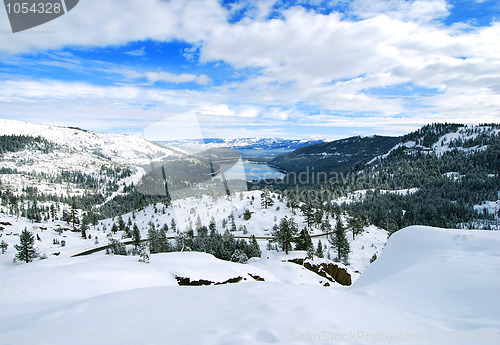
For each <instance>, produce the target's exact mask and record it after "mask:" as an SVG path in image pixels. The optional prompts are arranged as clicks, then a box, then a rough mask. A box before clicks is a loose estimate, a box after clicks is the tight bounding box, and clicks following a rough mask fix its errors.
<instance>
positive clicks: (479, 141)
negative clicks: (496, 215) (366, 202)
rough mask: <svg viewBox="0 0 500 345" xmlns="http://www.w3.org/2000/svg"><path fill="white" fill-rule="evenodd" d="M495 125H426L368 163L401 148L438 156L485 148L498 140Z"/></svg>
mask: <svg viewBox="0 0 500 345" xmlns="http://www.w3.org/2000/svg"><path fill="white" fill-rule="evenodd" d="M499 136H500V126H499V125H480V126H473V125H467V126H465V125H446V124H443V125H442V124H434V125H428V126H425V127H423V128H421V129H420V130H418V131H416V132H413V133H410V134H408V135H405V136H404V137H403V139H402V141H401V143H398V144H397V145H395V146H394V147H393V148H392V149H391V150H389V151H388V152H386V153H384V154H383V155H379V156H377V157H375V158H373V159H372V160H371V161H370V162H368V165H369V164H373V163H375V162H378V161H381V160H384V159H386V158H387V157H389V156H390V155H391V154H394V153H396V152H400V151H403V152H404V153H405V154H406V155H410V156H411V155H416V154H434V155H436V156H438V157H440V156H442V155H443V154H445V153H447V152H450V151H453V150H457V151H460V152H465V153H475V152H478V151H484V150H486V149H488V146H489V145H490V144H491V143H492V142H494V141H498V139H499Z"/></svg>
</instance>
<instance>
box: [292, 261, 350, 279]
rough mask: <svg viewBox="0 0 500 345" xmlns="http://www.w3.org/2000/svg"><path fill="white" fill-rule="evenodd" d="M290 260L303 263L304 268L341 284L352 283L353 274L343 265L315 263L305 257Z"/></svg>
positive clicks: (299, 263) (298, 263)
mask: <svg viewBox="0 0 500 345" xmlns="http://www.w3.org/2000/svg"><path fill="white" fill-rule="evenodd" d="M288 262H293V263H294V264H297V265H301V266H303V267H304V268H306V269H308V270H309V271H312V272H314V273H316V274H318V275H320V276H322V277H324V278H326V279H328V280H329V281H331V282H337V283H339V284H340V285H345V286H349V285H351V284H352V280H351V275H350V274H349V272H347V270H346V269H345V268H343V267H339V266H337V265H335V264H334V263H326V262H322V263H318V264H315V263H313V262H311V261H306V260H305V259H301V258H297V259H290V260H288Z"/></svg>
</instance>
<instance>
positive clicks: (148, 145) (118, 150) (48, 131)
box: [0, 119, 183, 165]
mask: <svg viewBox="0 0 500 345" xmlns="http://www.w3.org/2000/svg"><path fill="white" fill-rule="evenodd" d="M0 135H26V136H32V137H38V136H40V137H42V138H45V139H47V140H48V141H50V142H53V143H56V144H58V145H60V146H63V147H67V148H70V149H73V150H75V151H77V152H78V153H82V152H86V153H89V154H94V155H97V156H101V157H103V158H105V159H108V160H110V161H112V162H115V163H120V164H130V165H143V164H149V163H151V161H154V160H159V159H164V158H167V157H178V156H179V155H180V154H183V152H179V151H178V149H174V148H167V147H163V146H160V145H156V144H154V143H152V142H149V141H147V140H144V139H142V138H140V137H138V136H134V135H127V134H109V133H97V132H91V131H86V130H81V129H76V128H67V127H57V126H47V125H39V124H34V123H29V122H22V121H15V120H5V119H0Z"/></svg>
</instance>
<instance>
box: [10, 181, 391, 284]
mask: <svg viewBox="0 0 500 345" xmlns="http://www.w3.org/2000/svg"><path fill="white" fill-rule="evenodd" d="M273 200H274V205H272V206H270V207H268V208H264V207H263V206H262V205H261V192H260V191H248V192H242V193H239V194H237V195H234V196H233V197H231V198H230V197H227V196H223V197H218V198H214V197H210V196H204V197H202V198H185V199H180V200H175V201H174V202H173V203H172V205H171V206H169V207H165V206H164V205H163V204H160V203H159V204H156V205H150V206H147V207H145V208H144V209H143V210H142V211H135V212H130V213H126V214H123V215H122V216H121V217H122V219H123V221H124V222H125V223H128V221H129V219H130V221H131V223H133V224H136V225H137V227H138V228H139V231H140V232H141V237H142V238H147V237H148V229H149V227H150V224H153V225H154V226H155V227H156V228H158V229H159V228H162V227H163V226H164V225H165V224H166V225H167V226H168V227H170V229H169V231H168V232H167V236H170V237H174V236H175V235H176V233H175V232H174V231H173V229H172V228H171V224H172V220H174V222H175V223H176V227H177V229H178V230H180V231H186V230H188V229H195V228H196V223H197V221H198V218H199V220H200V221H201V223H202V224H203V225H206V226H207V225H208V224H209V223H210V221H211V220H213V221H214V222H215V224H216V228H217V229H218V231H219V232H220V233H223V232H224V231H225V230H226V229H231V221H230V215H231V214H232V215H233V216H234V222H235V225H236V229H237V230H236V231H232V232H231V233H232V234H233V235H234V236H240V237H245V238H248V237H250V236H251V235H255V236H257V237H258V238H259V239H260V240H259V243H260V246H261V249H262V250H263V251H264V250H265V248H266V244H267V239H268V238H270V237H271V236H272V234H271V232H272V231H271V230H272V228H273V226H274V225H275V224H279V222H280V220H281V219H282V218H284V217H288V218H292V219H294V221H295V222H296V223H297V225H298V227H299V229H303V228H304V227H305V226H306V222H305V219H304V217H303V216H302V215H300V214H294V212H293V211H292V210H291V209H290V208H288V207H287V205H286V202H285V201H284V200H282V199H281V200H278V199H277V197H276V195H273ZM5 210H6V209H5V208H2V207H0V222H8V223H10V224H11V225H4V226H1V227H2V228H3V230H0V241H1V240H4V241H5V242H6V243H7V244H8V245H9V247H8V250H7V252H6V253H5V254H3V255H0V269H2V268H8V267H10V266H12V260H13V259H14V255H15V253H16V250H15V249H14V245H15V244H18V243H19V237H18V236H19V234H20V233H21V231H22V230H23V229H24V228H27V229H28V231H31V232H33V233H34V234H35V236H38V238H39V239H40V240H37V241H36V246H37V247H38V249H39V252H40V254H46V255H47V256H48V258H49V260H58V259H59V258H61V257H69V256H71V255H74V254H77V253H81V252H82V251H86V250H89V249H92V248H96V247H102V246H103V245H107V244H108V242H109V240H110V237H114V238H115V239H118V240H121V239H122V237H123V236H124V232H123V231H118V232H117V233H116V234H113V233H112V232H111V228H112V225H113V223H118V217H115V218H114V219H104V220H101V221H99V222H98V223H97V224H96V226H89V229H88V230H87V231H86V234H87V237H88V238H87V239H82V238H81V235H80V232H71V231H63V232H62V233H58V231H57V230H58V229H61V228H62V229H69V228H71V225H70V224H68V223H65V222H62V221H57V220H56V221H42V222H40V223H36V222H35V223H33V222H31V221H29V220H27V219H25V218H22V217H15V216H9V215H7V214H5V213H2V211H5ZM245 210H248V211H249V212H250V213H251V217H250V219H248V220H245V219H244V217H243V213H244V212H245ZM329 222H330V226H331V227H332V228H333V227H334V226H335V220H334V219H332V218H331V217H329ZM344 222H347V220H346V219H344ZM309 232H310V234H311V235H313V236H314V235H316V236H317V235H321V234H322V233H323V232H322V231H321V230H320V229H319V227H318V226H317V225H314V226H312V228H311V229H310V230H309ZM388 235H389V234H388V232H387V231H385V230H382V229H379V228H377V227H375V226H369V227H367V228H366V229H365V231H364V232H363V233H362V234H360V235H358V236H356V239H355V240H353V239H352V235H351V233H350V232H348V233H347V237H348V240H349V242H350V246H351V253H350V255H349V262H350V264H349V266H348V269H349V271H350V272H351V274H352V275H353V277H352V278H353V280H356V279H357V277H358V274H355V273H353V272H354V271H359V272H363V271H364V270H365V269H366V267H367V266H368V265H369V263H370V259H371V258H372V256H373V255H374V254H376V255H377V256H379V255H380V253H381V252H382V250H383V248H384V246H385V244H386V242H387V238H388ZM54 239H55V240H56V241H59V242H61V241H62V240H64V241H65V246H64V247H62V246H61V245H60V244H54ZM320 240H321V242H322V244H323V245H328V240H327V238H326V236H322V237H314V238H313V244H314V247H315V248H317V245H318V242H319V241H320ZM330 251H331V257H334V256H335V251H334V250H332V249H330ZM55 253H59V254H57V256H56V255H55ZM297 255H298V256H302V257H305V256H306V253H305V252H300V254H297ZM326 256H328V250H326V249H325V257H326Z"/></svg>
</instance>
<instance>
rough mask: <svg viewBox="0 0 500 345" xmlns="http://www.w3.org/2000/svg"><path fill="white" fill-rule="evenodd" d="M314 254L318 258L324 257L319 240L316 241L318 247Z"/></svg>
mask: <svg viewBox="0 0 500 345" xmlns="http://www.w3.org/2000/svg"><path fill="white" fill-rule="evenodd" d="M316 256H317V257H318V258H323V257H324V254H323V244H322V243H321V240H319V242H318V248H317V249H316Z"/></svg>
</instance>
